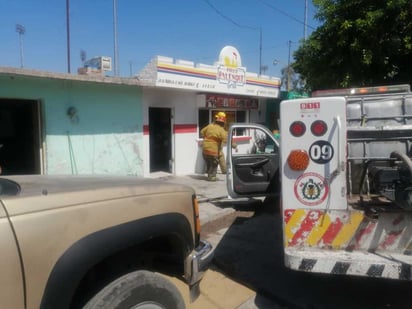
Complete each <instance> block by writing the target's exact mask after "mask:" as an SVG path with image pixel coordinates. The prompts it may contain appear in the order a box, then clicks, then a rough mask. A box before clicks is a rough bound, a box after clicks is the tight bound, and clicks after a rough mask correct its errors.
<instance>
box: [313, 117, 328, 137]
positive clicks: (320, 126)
mask: <svg viewBox="0 0 412 309" xmlns="http://www.w3.org/2000/svg"><path fill="white" fill-rule="evenodd" d="M327 130H328V125H327V124H326V122H324V121H323V120H316V121H315V122H313V123H312V125H311V126H310V131H311V132H312V134H313V135H315V136H322V135H324V134H325V133H326V131H327Z"/></svg>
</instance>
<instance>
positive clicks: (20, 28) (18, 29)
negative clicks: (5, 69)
mask: <svg viewBox="0 0 412 309" xmlns="http://www.w3.org/2000/svg"><path fill="white" fill-rule="evenodd" d="M16 32H17V33H18V34H19V41H20V67H21V68H23V67H24V56H23V34H25V33H26V28H24V26H23V25H21V24H16Z"/></svg>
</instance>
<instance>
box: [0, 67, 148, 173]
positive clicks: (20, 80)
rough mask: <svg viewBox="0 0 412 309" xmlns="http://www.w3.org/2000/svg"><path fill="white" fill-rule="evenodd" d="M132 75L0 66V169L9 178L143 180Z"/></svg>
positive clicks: (138, 115)
mask: <svg viewBox="0 0 412 309" xmlns="http://www.w3.org/2000/svg"><path fill="white" fill-rule="evenodd" d="M141 111H142V103H141V87H140V86H139V83H138V81H137V79H135V78H133V79H132V78H110V77H105V76H103V75H98V76H96V75H92V76H88V75H75V74H62V73H52V72H45V71H35V70H28V69H15V68H4V67H0V167H1V170H2V175H12V174H47V175H57V174H60V175H62V174H63V175H67V174H104V175H108V174H116V175H134V176H143V170H144V164H145V162H144V160H143V154H144V152H145V151H144V150H143V142H142V140H143V138H142V136H143V135H142V127H143V125H142V117H141V115H142V112H141Z"/></svg>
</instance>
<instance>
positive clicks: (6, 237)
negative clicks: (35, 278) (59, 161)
mask: <svg viewBox="0 0 412 309" xmlns="http://www.w3.org/2000/svg"><path fill="white" fill-rule="evenodd" d="M0 188H1V185H0ZM0 191H1V189H0ZM0 248H1V253H0V274H1V276H0V287H1V288H0V308H25V301H24V299H25V296H24V290H23V279H22V278H23V274H22V268H21V260H20V256H19V253H18V249H17V244H16V238H15V236H14V233H13V230H12V228H11V224H10V221H9V219H8V216H7V212H6V210H5V208H4V205H3V201H2V199H1V193H0Z"/></svg>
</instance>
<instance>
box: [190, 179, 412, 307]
mask: <svg viewBox="0 0 412 309" xmlns="http://www.w3.org/2000/svg"><path fill="white" fill-rule="evenodd" d="M192 182H193V183H194V181H193V180H192ZM221 182H222V184H221V185H220V189H219V187H218V186H216V187H211V190H210V193H209V194H207V186H208V184H207V182H206V183H205V182H198V184H195V185H194V186H197V187H198V186H205V188H203V189H200V190H199V191H200V193H201V194H205V195H209V196H213V194H212V193H213V192H214V193H215V194H217V191H218V190H222V189H221V187H223V185H224V181H221ZM213 185H215V184H213ZM202 190H203V191H202ZM220 193H222V192H220ZM203 198H204V201H207V202H204V203H201V204H200V208H201V211H203V212H204V214H203V218H204V220H205V222H204V224H203V232H202V237H203V238H206V239H208V240H209V241H210V242H212V243H213V245H214V247H215V260H214V265H213V266H212V268H211V269H210V271H209V272H208V273H207V275H206V277H205V280H204V281H203V282H202V284H201V297H200V298H199V299H198V300H197V301H196V302H195V303H194V304H191V305H188V308H189V309H206V308H208V309H209V308H210V309H217V308H225V309H232V308H233V309H235V308H236V309H256V308H259V309H277V308H291V309H294V308H299V309H300V308H305V309H306V308H316V309H329V308H338V309H346V308H351V309H357V308H359V309H361V308H362V309H365V308H371V309H375V308H378V309H379V308H391V309H409V308H411V306H412V294H411V293H410V291H411V290H412V283H411V282H408V281H395V280H393V281H392V280H383V279H368V278H363V277H348V276H331V275H319V274H313V273H302V272H295V271H291V270H288V269H286V268H285V267H283V248H282V229H281V218H280V215H279V210H278V207H277V205H276V204H275V203H261V201H259V200H249V201H234V200H230V199H227V198H221V199H214V198H209V199H207V198H206V197H203ZM202 207H203V208H209V207H210V209H208V210H206V209H203V210H202ZM219 209H220V210H221V211H222V212H221V213H220V215H217V213H218V212H219ZM212 210H213V211H212ZM209 211H212V212H213V216H214V218H213V220H207V219H208V218H210V215H211V213H209V214H207V213H208V212H209ZM183 292H185V293H186V297H187V291H183Z"/></svg>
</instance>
